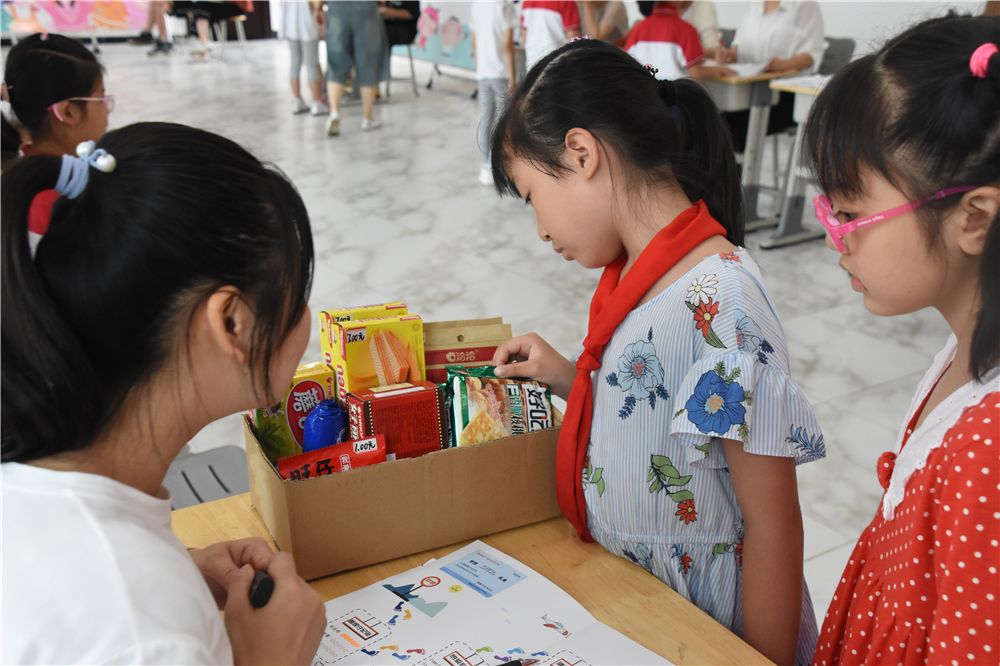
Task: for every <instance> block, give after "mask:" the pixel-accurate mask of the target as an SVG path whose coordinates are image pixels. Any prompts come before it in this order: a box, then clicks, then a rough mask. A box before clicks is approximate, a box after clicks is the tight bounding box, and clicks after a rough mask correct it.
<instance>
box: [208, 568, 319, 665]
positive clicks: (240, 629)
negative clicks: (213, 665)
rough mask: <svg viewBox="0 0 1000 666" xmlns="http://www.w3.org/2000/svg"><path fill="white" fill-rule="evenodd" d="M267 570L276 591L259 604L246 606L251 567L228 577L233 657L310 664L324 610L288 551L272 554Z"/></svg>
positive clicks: (228, 628) (257, 661)
mask: <svg viewBox="0 0 1000 666" xmlns="http://www.w3.org/2000/svg"><path fill="white" fill-rule="evenodd" d="M267 572H268V573H269V574H271V577H272V578H273V579H274V592H273V593H272V594H271V598H270V599H269V600H268V602H267V604H265V605H264V606H263V607H262V608H254V607H252V606H251V605H250V583H251V582H252V581H253V575H254V568H253V567H252V566H250V565H249V564H248V565H245V566H243V567H241V568H239V569H235V570H234V571H232V572H230V574H229V576H228V577H227V580H226V589H227V591H228V593H229V598H228V600H227V601H226V608H225V611H226V632H227V633H228V634H229V642H230V643H231V644H232V646H233V659H234V661H235V663H237V664H311V663H312V660H313V657H315V656H316V650H317V649H318V648H319V643H320V640H322V638H323V631H324V630H325V629H326V608H325V607H324V606H323V602H322V601H321V600H320V598H319V595H318V594H317V593H316V591H315V590H313V589H312V588H311V587H309V584H308V583H306V582H305V581H304V580H302V578H300V577H299V575H298V573H297V572H296V571H295V562H294V561H293V560H292V556H291V555H289V554H288V553H274V554H273V555H272V557H271V566H270V567H268V570H267Z"/></svg>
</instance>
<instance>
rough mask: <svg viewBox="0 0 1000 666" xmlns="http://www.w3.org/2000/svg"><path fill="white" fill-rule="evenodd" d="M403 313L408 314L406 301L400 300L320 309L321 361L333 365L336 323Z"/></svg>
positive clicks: (394, 315) (395, 315)
mask: <svg viewBox="0 0 1000 666" xmlns="http://www.w3.org/2000/svg"><path fill="white" fill-rule="evenodd" d="M405 314H409V310H407V308H406V303H403V302H402V301H393V302H392V303H376V304H374V305H359V306H356V307H351V308H337V309H335V310H322V311H320V313H319V315H318V317H319V345H320V351H321V352H322V353H323V362H324V363H326V364H327V365H333V356H334V327H335V326H336V325H337V324H339V323H341V322H345V321H360V320H362V319H376V318H379V317H398V316H399V315H405Z"/></svg>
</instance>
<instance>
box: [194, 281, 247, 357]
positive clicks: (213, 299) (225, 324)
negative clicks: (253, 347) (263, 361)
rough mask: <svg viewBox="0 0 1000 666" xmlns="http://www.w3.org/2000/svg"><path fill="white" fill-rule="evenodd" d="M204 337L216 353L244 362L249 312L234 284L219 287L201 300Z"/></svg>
mask: <svg viewBox="0 0 1000 666" xmlns="http://www.w3.org/2000/svg"><path fill="white" fill-rule="evenodd" d="M204 317H205V324H206V327H207V329H208V338H209V340H210V341H211V343H212V345H213V346H214V347H215V349H216V351H217V353H218V354H220V355H221V356H224V357H226V358H229V359H231V360H233V361H234V362H236V363H238V364H239V365H245V364H246V361H247V356H248V350H249V349H250V342H251V340H250V335H251V332H252V331H253V323H254V319H253V313H252V312H251V311H250V308H249V307H248V306H247V304H246V301H244V300H243V295H242V294H241V293H240V290H239V289H237V288H236V287H228V286H227V287H220V288H219V289H217V290H216V291H215V292H214V293H213V294H212V295H211V296H209V297H208V300H207V301H206V302H205V309H204Z"/></svg>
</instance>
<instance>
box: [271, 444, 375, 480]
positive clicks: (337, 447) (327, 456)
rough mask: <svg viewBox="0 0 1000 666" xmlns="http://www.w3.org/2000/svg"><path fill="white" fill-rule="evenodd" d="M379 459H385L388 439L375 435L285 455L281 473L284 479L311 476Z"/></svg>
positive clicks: (361, 465) (359, 465)
mask: <svg viewBox="0 0 1000 666" xmlns="http://www.w3.org/2000/svg"><path fill="white" fill-rule="evenodd" d="M380 462H385V438H384V437H382V435H376V436H375V437H369V438H367V439H357V440H353V441H350V442H340V443H339V444H333V445H331V446H324V447H323V448H321V449H315V450H313V451H307V452H306V453H302V454H299V455H297V456H291V457H288V458H282V459H281V460H279V461H278V473H279V474H280V475H281V478H283V479H294V480H298V479H310V478H312V477H314V476H323V475H324V474H332V473H333V472H346V471H347V470H349V469H353V468H354V467H364V466H366V465H374V464H375V463H380Z"/></svg>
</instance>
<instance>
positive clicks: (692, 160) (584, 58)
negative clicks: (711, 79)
mask: <svg viewBox="0 0 1000 666" xmlns="http://www.w3.org/2000/svg"><path fill="white" fill-rule="evenodd" d="M574 127H580V128H583V129H586V130H588V131H589V132H591V133H592V134H593V135H594V136H595V137H597V139H598V140H600V141H602V142H604V143H605V144H606V145H608V146H610V147H611V148H613V149H614V151H615V153H616V154H617V155H618V156H619V157H620V158H621V159H622V161H623V162H624V163H625V164H626V165H627V166H628V167H629V171H630V173H629V174H627V175H628V176H629V178H630V180H631V181H633V183H634V182H643V183H644V184H646V185H654V184H657V183H665V182H673V181H676V182H677V183H678V184H679V185H680V187H681V189H682V190H683V191H684V194H685V195H687V197H688V198H689V199H691V200H692V201H696V200H698V199H704V200H705V203H706V204H707V205H708V209H709V211H710V212H711V213H712V215H713V216H714V217H715V218H716V219H717V220H718V221H719V222H720V223H721V224H722V225H723V226H724V227H725V229H726V237H727V238H728V239H729V240H730V241H731V242H732V243H735V244H737V245H741V244H742V243H743V233H744V217H743V194H742V190H741V188H740V179H739V172H738V170H737V166H736V158H735V155H734V152H733V148H732V141H731V139H730V137H729V132H728V130H727V129H726V126H725V124H724V123H723V121H722V117H721V115H720V114H719V110H718V109H717V108H716V106H715V103H714V102H713V101H712V99H711V97H709V95H708V93H707V92H706V91H705V89H704V88H702V87H701V86H700V85H699V84H697V83H695V82H694V81H690V80H687V79H683V80H678V81H666V82H662V81H657V80H656V79H655V78H654V77H653V76H651V75H650V73H649V72H648V71H647V70H646V69H645V68H644V67H643V66H642V65H640V64H639V63H638V62H637V61H636V60H635V58H633V57H632V56H630V55H628V54H627V53H625V52H624V51H622V50H621V49H619V48H617V47H615V46H612V45H610V44H606V43H604V42H601V41H598V40H590V39H584V40H578V41H576V42H571V43H569V44H567V45H565V46H563V47H561V48H559V49H557V50H555V51H553V52H552V53H550V54H549V55H547V56H546V57H545V58H543V59H542V60H540V61H539V62H538V63H537V64H536V65H535V66H534V67H532V68H531V71H530V72H528V75H527V76H526V77H525V79H524V81H522V82H521V84H520V85H519V86H518V87H517V90H516V91H515V92H514V96H513V98H512V99H511V101H510V104H509V105H508V107H507V109H506V110H505V111H504V112H503V114H502V115H501V117H500V119H499V121H498V122H497V126H496V128H495V130H494V132H493V140H492V166H493V180H494V182H495V183H496V186H497V191H498V192H499V193H500V194H501V195H503V194H509V195H513V196H519V193H518V191H517V188H516V187H515V185H514V182H513V180H512V179H511V177H510V175H509V174H508V173H507V166H508V162H509V160H510V159H511V158H515V157H517V158H521V159H524V160H526V161H527V162H529V163H531V164H533V165H535V166H536V168H538V169H540V170H541V171H543V172H545V173H547V174H549V175H551V176H553V177H558V176H559V175H561V174H563V173H565V172H566V170H567V166H566V165H565V164H563V162H562V153H563V148H564V141H565V136H566V132H567V131H569V130H570V129H572V128H574Z"/></svg>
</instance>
